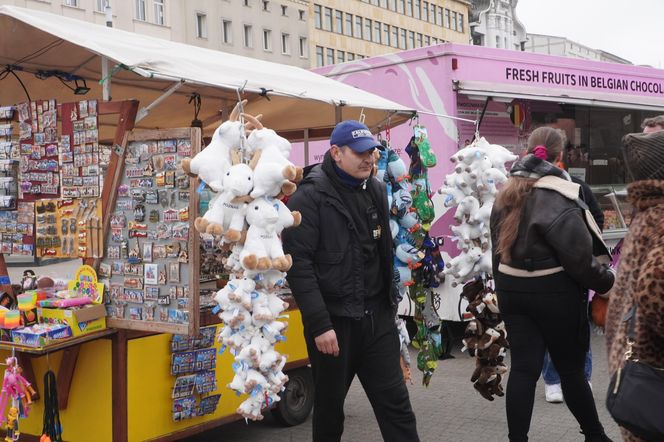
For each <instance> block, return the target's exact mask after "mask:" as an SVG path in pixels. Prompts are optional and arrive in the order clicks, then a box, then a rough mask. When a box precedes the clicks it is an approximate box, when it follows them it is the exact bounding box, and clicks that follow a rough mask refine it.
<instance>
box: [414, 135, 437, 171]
mask: <svg viewBox="0 0 664 442" xmlns="http://www.w3.org/2000/svg"><path fill="white" fill-rule="evenodd" d="M414 132H415V144H416V145H417V148H418V149H419V151H420V159H421V160H422V165H424V167H427V168H430V167H434V166H435V165H436V154H434V153H433V150H432V149H431V145H430V144H429V139H428V138H427V130H426V128H425V127H424V126H420V125H418V126H415V129H414Z"/></svg>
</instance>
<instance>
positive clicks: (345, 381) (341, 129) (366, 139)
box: [282, 120, 419, 442]
mask: <svg viewBox="0 0 664 442" xmlns="http://www.w3.org/2000/svg"><path fill="white" fill-rule="evenodd" d="M330 144H331V147H330V149H329V151H328V152H327V153H326V154H325V158H324V160H323V163H322V164H320V165H316V166H315V167H313V168H312V169H311V170H310V171H309V173H308V174H307V175H306V176H305V178H304V179H303V180H302V182H301V183H300V185H299V187H298V190H297V191H296V192H295V193H294V194H293V195H292V196H291V197H290V199H289V201H288V207H289V208H290V209H291V210H298V211H300V213H301V214H302V224H301V225H300V226H299V227H298V228H297V229H289V230H285V231H284V232H283V237H282V239H283V243H284V251H285V252H286V253H290V254H291V255H292V257H293V267H292V268H291V269H290V271H289V273H288V276H287V279H288V283H289V285H290V288H291V291H292V293H293V296H294V297H295V300H296V301H297V304H298V306H299V308H300V312H301V313H302V321H303V324H304V334H305V340H306V342H307V349H308V352H309V360H310V361H311V367H312V370H313V376H314V383H315V386H316V392H315V399H314V417H313V440H314V441H315V442H318V441H339V440H340V439H341V435H342V433H343V423H344V411H343V405H344V400H345V398H346V393H347V391H348V388H349V387H350V385H351V382H352V381H353V378H354V377H355V375H356V374H357V375H358V377H359V379H360V382H361V383H362V386H363V387H364V390H365V392H366V393H367V397H368V398H369V401H370V402H371V405H372V407H373V410H374V413H375V415H376V419H377V421H378V425H379V427H380V431H381V434H382V437H383V439H384V440H386V441H399V442H408V441H418V440H419V438H418V436H417V429H416V424H415V415H414V413H413V411H412V409H411V406H410V399H409V397H408V389H407V388H406V384H405V382H404V379H403V374H402V372H401V366H400V363H399V347H400V344H399V337H398V332H397V329H396V326H395V322H394V314H395V311H396V289H395V287H394V285H393V267H392V238H391V235H390V228H389V224H388V222H389V213H388V212H389V211H388V207H387V196H386V188H385V185H384V184H383V183H381V182H379V181H378V180H376V179H374V178H372V177H371V175H372V171H373V165H374V156H373V151H374V150H375V149H376V148H378V147H380V144H379V143H378V142H376V140H375V139H374V138H373V136H372V135H371V132H370V131H369V129H368V128H367V127H366V126H365V125H364V124H361V123H359V122H357V121H353V120H348V121H343V122H341V123H339V124H338V125H337V126H336V127H335V128H334V130H333V131H332V136H331V138H330Z"/></svg>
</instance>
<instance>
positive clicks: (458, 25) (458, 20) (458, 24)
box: [457, 13, 463, 32]
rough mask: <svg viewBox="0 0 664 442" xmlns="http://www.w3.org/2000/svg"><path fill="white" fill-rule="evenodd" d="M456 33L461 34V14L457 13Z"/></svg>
mask: <svg viewBox="0 0 664 442" xmlns="http://www.w3.org/2000/svg"><path fill="white" fill-rule="evenodd" d="M457 31H459V32H463V14H462V13H459V14H458V15H457Z"/></svg>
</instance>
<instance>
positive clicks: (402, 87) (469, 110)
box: [294, 44, 664, 321]
mask: <svg viewBox="0 0 664 442" xmlns="http://www.w3.org/2000/svg"><path fill="white" fill-rule="evenodd" d="M317 72H319V73H321V74H323V75H325V76H328V77H330V78H334V79H336V80H339V81H342V82H344V83H348V84H351V85H354V86H356V87H358V88H361V89H364V90H367V91H369V92H373V93H375V94H378V95H381V96H383V97H386V98H388V99H391V100H394V101H396V102H398V103H401V104H403V105H406V106H409V107H412V108H413V109H417V110H418V113H419V123H420V124H423V125H425V126H426V128H427V131H428V136H429V140H430V142H431V145H432V146H433V147H434V149H435V153H436V155H437V157H438V165H437V166H436V167H435V168H433V169H430V170H429V175H430V179H431V185H432V189H437V188H439V187H440V186H441V184H442V182H443V179H444V177H445V175H446V174H449V173H451V171H452V167H451V166H452V163H451V162H449V161H447V159H448V158H449V157H450V156H451V155H452V154H453V153H454V152H456V151H457V149H459V148H461V147H463V146H464V145H465V144H467V143H469V142H470V141H471V140H472V139H473V137H474V135H475V133H476V131H478V133H479V135H480V136H483V137H485V138H486V139H487V140H488V141H489V142H490V143H492V144H501V145H503V146H505V147H507V148H508V149H510V150H512V151H513V152H514V153H517V154H519V153H522V151H523V149H524V146H525V143H526V140H527V138H528V135H529V133H530V132H531V131H532V130H533V129H534V128H535V127H538V126H541V125H548V126H553V127H557V128H560V129H562V130H564V131H565V133H566V135H567V141H568V143H567V150H566V156H565V161H564V162H565V166H566V168H567V169H568V171H569V172H570V174H573V175H576V176H577V177H579V178H581V179H583V180H585V181H586V182H587V183H588V184H589V185H590V186H591V188H592V189H593V192H594V193H595V196H596V197H597V199H598V201H599V203H600V205H601V206H602V209H603V211H604V218H605V222H604V236H605V239H606V241H607V243H608V244H609V245H615V244H616V243H617V242H618V240H619V239H620V238H622V237H623V236H624V235H625V233H626V230H627V229H626V228H627V225H628V224H629V218H630V213H631V210H630V208H629V207H628V204H627V201H626V199H625V196H626V192H625V169H624V167H623V161H622V157H621V153H620V142H621V138H622V136H623V135H624V134H626V133H629V132H639V131H641V128H640V125H641V122H642V121H643V119H644V118H646V117H651V116H654V115H658V114H661V113H664V70H659V69H653V68H649V67H640V66H631V65H623V64H613V63H602V62H595V61H587V60H580V59H573V58H563V57H553V56H547V55H541V54H533V53H528V52H518V51H510V50H503V49H490V48H484V47H478V46H467V45H455V44H442V45H438V46H430V47H426V48H420V49H414V50H410V51H405V52H400V53H396V54H390V55H385V56H379V57H373V58H367V59H363V60H358V61H355V62H348V63H342V64H337V65H333V66H329V67H323V68H319V69H317ZM480 119H481V124H480V125H479V128H478V127H477V125H476V124H475V123H473V121H477V120H480ZM466 120H468V121H466ZM412 130H413V128H412V127H409V125H408V124H403V125H401V126H399V127H396V128H394V129H393V130H391V132H390V138H391V140H390V141H391V143H390V144H391V146H392V148H394V149H395V150H397V151H400V153H401V154H402V156H403V157H404V159H405V160H407V156H406V155H405V152H403V148H404V147H405V146H406V145H407V143H408V141H409V139H410V137H411V135H412ZM384 135H385V134H383V136H384ZM327 146H328V144H327V143H326V142H319V143H310V145H309V146H308V149H307V151H308V155H307V158H302V161H303V162H305V163H308V164H311V163H316V162H319V161H320V160H321V158H322V154H323V153H324V151H325V149H327ZM294 153H295V152H294ZM434 204H435V207H436V220H435V221H434V223H433V224H432V228H431V232H432V235H433V236H443V237H445V238H446V239H447V238H448V237H451V235H452V233H451V231H450V230H449V226H450V225H454V224H455V222H454V219H453V217H452V216H453V214H454V210H447V209H446V208H445V207H444V206H443V204H442V198H441V197H440V196H439V195H437V194H436V196H435V197H434ZM456 254H457V249H456V246H455V244H454V242H453V241H450V240H446V241H445V245H444V246H443V258H444V259H449V258H450V257H451V256H452V257H453V256H456ZM448 279H449V278H448ZM438 292H439V294H440V297H441V302H440V308H439V309H438V313H439V315H440V317H441V319H443V320H449V321H458V320H460V319H461V318H460V317H459V312H460V311H464V310H465V307H464V306H462V305H460V304H459V294H460V287H456V288H455V287H452V284H451V281H446V282H445V284H443V285H441V287H440V288H439V289H438ZM410 308H411V306H410V305H408V303H407V302H406V303H402V306H401V311H400V313H402V314H408V312H409V309H410Z"/></svg>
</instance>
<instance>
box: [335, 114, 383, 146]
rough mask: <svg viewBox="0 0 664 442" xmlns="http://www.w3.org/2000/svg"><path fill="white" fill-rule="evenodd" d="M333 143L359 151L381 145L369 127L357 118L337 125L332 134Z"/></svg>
mask: <svg viewBox="0 0 664 442" xmlns="http://www.w3.org/2000/svg"><path fill="white" fill-rule="evenodd" d="M331 145H337V146H339V147H342V146H348V147H350V148H351V149H353V150H354V151H355V152H357V153H363V152H366V151H367V150H371V149H375V148H378V147H381V144H380V143H379V142H378V141H376V140H375V138H374V137H373V135H371V131H370V130H369V128H368V127H366V126H365V125H364V124H362V123H360V122H359V121H355V120H346V121H342V122H341V123H339V124H337V125H336V126H335V128H334V130H333V131H332V135H331V136H330V146H331Z"/></svg>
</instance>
